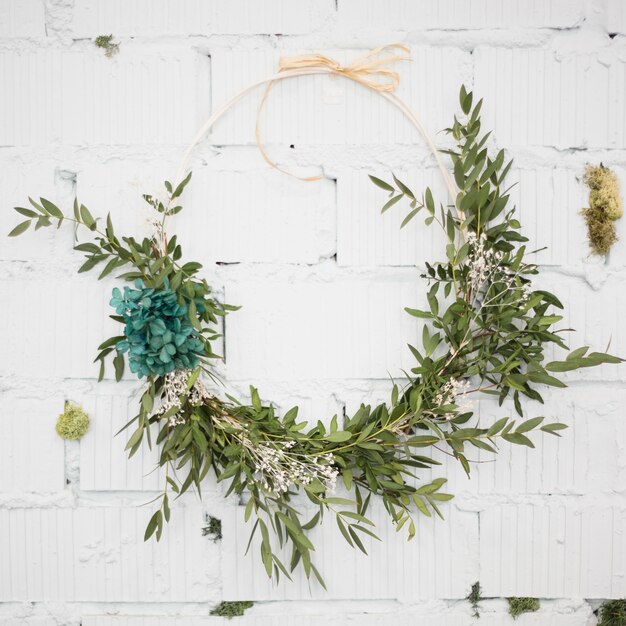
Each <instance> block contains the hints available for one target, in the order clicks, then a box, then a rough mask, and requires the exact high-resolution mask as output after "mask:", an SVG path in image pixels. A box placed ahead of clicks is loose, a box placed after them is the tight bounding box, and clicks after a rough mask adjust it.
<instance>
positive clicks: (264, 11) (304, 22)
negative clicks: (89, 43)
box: [72, 0, 333, 37]
mask: <svg viewBox="0 0 626 626" xmlns="http://www.w3.org/2000/svg"><path fill="white" fill-rule="evenodd" d="M332 8H333V5H332V2H331V0H322V1H321V2H315V1H314V0H279V1H278V2H276V1H272V0H261V1H260V2H255V3H254V4H253V5H251V4H250V3H249V2H246V1H245V0H235V1H234V2H229V3H228V4H224V3H222V2H219V0H209V1H208V2H203V1H201V0H191V1H189V2H185V4H184V5H182V6H181V5H180V3H178V2H175V1H173V0H158V2H156V3H154V2H146V1H145V0H131V1H130V2H125V1H123V0H113V1H112V2H107V3H105V4H102V3H101V2H98V1H97V0H84V1H82V2H80V3H78V5H77V7H76V11H75V12H74V15H73V19H72V32H73V33H74V34H75V35H77V36H81V37H96V36H97V35H100V34H102V33H105V32H106V33H109V32H112V33H116V34H117V35H118V36H121V37H150V36H163V35H166V36H171V35H178V36H181V37H184V36H188V35H210V34H215V33H217V34H225V35H256V34H264V35H274V34H277V33H280V34H283V35H296V34H305V33H309V32H312V31H315V30H318V29H319V28H320V27H321V26H323V25H324V23H325V22H327V21H328V19H329V17H328V16H329V14H332Z"/></svg>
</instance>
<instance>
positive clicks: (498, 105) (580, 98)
mask: <svg viewBox="0 0 626 626" xmlns="http://www.w3.org/2000/svg"><path fill="white" fill-rule="evenodd" d="M474 57H475V64H476V65H475V82H474V84H475V91H476V93H477V95H479V96H480V97H482V98H484V99H485V108H484V120H483V123H484V125H485V127H487V128H493V129H494V137H495V139H496V141H497V142H498V144H500V145H502V146H508V147H511V146H553V147H556V148H559V149H565V148H624V147H625V146H626V115H625V113H624V107H622V106H621V102H622V101H623V99H624V90H625V85H626V83H625V81H624V61H623V59H621V58H620V57H619V56H618V55H615V54H608V55H607V56H603V57H600V56H599V55H597V54H582V53H574V52H569V51H565V52H563V53H560V54H557V52H552V51H548V50H537V49H511V48H488V47H479V48H477V49H476V51H475V53H474ZM599 103H602V113H600V112H599V109H598V105H599Z"/></svg>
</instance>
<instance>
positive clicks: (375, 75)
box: [255, 43, 411, 182]
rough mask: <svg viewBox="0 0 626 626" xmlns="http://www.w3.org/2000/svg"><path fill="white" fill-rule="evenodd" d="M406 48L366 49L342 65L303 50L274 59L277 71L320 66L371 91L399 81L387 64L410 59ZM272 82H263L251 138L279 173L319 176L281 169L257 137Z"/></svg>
mask: <svg viewBox="0 0 626 626" xmlns="http://www.w3.org/2000/svg"><path fill="white" fill-rule="evenodd" d="M409 52H410V50H409V48H408V47H407V46H405V45H403V44H399V43H394V44H389V45H386V46H380V47H379V48H374V49H373V50H370V51H369V52H368V53H367V54H365V55H363V56H362V57H359V58H358V59H356V60H355V61H353V62H352V63H350V64H349V65H346V66H345V67H344V66H341V65H340V64H339V63H338V62H337V61H335V60H334V59H331V58H329V57H327V56H324V55H323V54H303V55H300V56H295V57H287V58H284V57H281V59H280V61H279V63H278V72H279V73H282V72H289V71H291V70H295V71H302V70H311V69H316V70H322V71H325V72H328V73H330V74H334V75H337V76H343V77H344V78H349V79H350V80H353V81H354V82H356V83H359V84H361V85H363V86H364V87H367V88H368V89H372V90H373V91H378V92H381V93H382V92H386V93H392V92H394V91H395V90H396V89H397V88H398V85H399V84H400V75H399V74H398V72H396V71H395V70H392V69H391V68H389V67H387V66H388V65H390V64H391V63H396V62H397V61H410V60H411V57H410V56H409ZM307 73H308V72H307ZM274 82H275V81H273V80H272V81H270V82H269V83H268V84H267V87H266V88H265V92H264V93H263V96H262V97H261V101H260V102H259V108H258V110H257V116H256V127H255V138H256V145H257V147H258V148H259V152H260V153H261V156H262V157H263V159H264V160H265V162H266V163H267V164H268V165H270V166H271V167H273V168H274V169H276V170H278V171H280V172H283V174H287V175H289V176H293V177H294V178H298V179H299V180H303V181H306V182H310V181H314V180H320V179H321V178H322V177H321V176H298V175H297V174H293V173H292V172H289V171H287V170H284V169H283V168H281V167H280V166H279V165H278V164H277V163H276V161H274V160H273V159H271V158H270V156H269V154H268V153H267V150H266V149H265V146H264V145H263V141H262V140H261V112H262V110H263V107H264V106H265V102H266V101H267V98H268V96H269V94H270V91H271V89H272V87H273V86H274Z"/></svg>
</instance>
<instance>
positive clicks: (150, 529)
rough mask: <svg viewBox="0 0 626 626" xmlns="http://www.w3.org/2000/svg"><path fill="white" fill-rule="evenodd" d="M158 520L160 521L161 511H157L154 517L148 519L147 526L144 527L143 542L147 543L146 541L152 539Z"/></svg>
mask: <svg viewBox="0 0 626 626" xmlns="http://www.w3.org/2000/svg"><path fill="white" fill-rule="evenodd" d="M160 519H161V511H160V510H159V511H156V512H155V513H154V515H153V516H152V517H151V518H150V521H149V522H148V526H147V527H146V532H145V534H144V536H143V540H144V541H148V539H150V537H152V535H153V534H154V531H155V530H156V529H157V526H158V525H159V521H160Z"/></svg>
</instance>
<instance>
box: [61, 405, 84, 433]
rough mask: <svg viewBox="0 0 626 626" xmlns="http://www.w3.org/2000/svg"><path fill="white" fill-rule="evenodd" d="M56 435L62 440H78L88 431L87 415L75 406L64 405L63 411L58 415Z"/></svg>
mask: <svg viewBox="0 0 626 626" xmlns="http://www.w3.org/2000/svg"><path fill="white" fill-rule="evenodd" d="M56 430H57V433H58V434H59V436H60V437H63V439H69V440H74V439H80V438H81V437H82V436H83V435H84V434H85V433H86V432H87V431H88V430H89V415H87V413H86V412H85V410H84V409H83V408H82V407H79V406H78V405H77V404H71V403H69V402H66V403H65V411H63V413H61V415H59V419H58V420H57V426H56Z"/></svg>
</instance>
